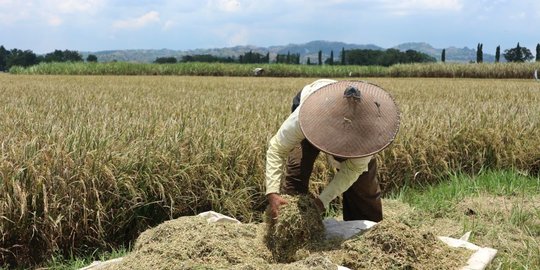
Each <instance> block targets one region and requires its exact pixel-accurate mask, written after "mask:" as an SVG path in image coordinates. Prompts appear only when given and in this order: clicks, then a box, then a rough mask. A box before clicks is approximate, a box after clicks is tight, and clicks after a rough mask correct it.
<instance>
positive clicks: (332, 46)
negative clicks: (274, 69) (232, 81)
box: [81, 40, 502, 63]
mask: <svg viewBox="0 0 540 270" xmlns="http://www.w3.org/2000/svg"><path fill="white" fill-rule="evenodd" d="M342 48H345V50H349V49H371V50H385V48H383V47H379V46H377V45H373V44H363V45H360V44H349V43H343V42H335V41H322V40H317V41H311V42H308V43H303V44H288V45H282V46H270V47H267V48H266V47H257V46H235V47H228V48H214V49H195V50H185V51H182V50H170V49H159V50H109V51H97V52H81V54H82V55H83V57H84V58H86V56H87V55H88V54H94V55H96V56H97V57H98V61H100V62H110V61H115V60H116V61H121V62H143V63H150V62H153V61H154V60H156V58H158V57H176V58H179V59H180V58H181V57H182V56H185V55H194V54H211V55H216V56H222V57H223V56H224V57H227V56H233V57H238V56H239V55H242V54H244V53H246V52H249V51H253V52H258V53H261V54H266V53H268V52H269V53H270V56H271V58H273V57H275V56H276V55H277V54H287V52H290V53H291V54H296V53H299V54H300V56H301V59H302V62H306V60H307V58H308V57H309V58H310V59H311V62H312V63H314V62H316V61H317V58H318V52H319V50H321V51H322V54H323V58H325V59H326V58H328V57H330V53H331V51H334V59H335V60H336V61H339V55H340V53H341V50H342ZM392 48H395V49H399V50H401V51H406V50H415V51H419V52H423V53H426V54H428V55H430V56H433V57H435V59H437V60H439V61H440V58H441V52H442V48H441V49H439V48H434V47H433V46H431V45H430V44H428V43H424V42H410V43H403V44H400V45H397V46H395V47H392ZM494 59H495V56H493V55H491V54H484V61H485V62H493V61H494ZM501 60H502V59H501ZM446 61H447V62H469V61H476V50H474V49H469V48H467V47H464V48H456V47H448V48H446Z"/></svg>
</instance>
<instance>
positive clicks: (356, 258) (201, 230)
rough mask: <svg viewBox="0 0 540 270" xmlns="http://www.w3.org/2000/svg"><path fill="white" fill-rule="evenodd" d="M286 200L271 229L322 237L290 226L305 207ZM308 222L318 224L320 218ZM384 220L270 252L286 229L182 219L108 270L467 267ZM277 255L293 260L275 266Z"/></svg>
mask: <svg viewBox="0 0 540 270" xmlns="http://www.w3.org/2000/svg"><path fill="white" fill-rule="evenodd" d="M297 199H299V201H300V198H297ZM287 200H288V201H289V204H288V206H287V207H283V208H282V209H281V211H280V218H281V219H282V220H281V221H280V219H278V220H277V221H274V222H276V223H275V224H274V225H277V224H278V223H279V222H284V221H285V220H289V222H291V224H294V225H291V226H294V227H295V228H302V227H303V226H306V228H305V230H309V231H310V232H311V233H313V234H315V235H320V234H319V233H322V230H323V229H322V228H318V229H317V228H315V229H314V228H313V227H310V226H307V225H306V224H305V223H302V222H300V223H297V222H295V221H294V216H295V215H298V216H297V217H298V218H299V219H302V218H303V217H302V215H301V214H300V212H305V211H301V210H300V209H303V210H305V209H304V207H307V206H308V204H306V205H304V203H303V202H302V203H296V202H294V201H295V200H296V199H295V198H290V197H288V198H287ZM307 202H309V201H307ZM309 205H310V204H309ZM310 207H311V206H310ZM289 208H297V209H289ZM288 211H291V212H290V213H289V212H288ZM310 211H311V210H310ZM293 213H296V214H293ZM302 214H303V213H302ZM289 215H290V216H289ZM304 218H305V216H304ZM312 218H314V219H316V220H319V219H320V213H319V216H317V218H315V215H314V214H313V215H312ZM386 218H387V219H385V220H384V221H382V222H381V223H379V224H378V225H377V226H375V227H374V228H373V229H371V230H370V231H368V232H366V233H364V234H362V235H358V236H356V237H354V238H352V239H349V240H346V241H343V240H341V241H336V240H335V239H334V240H332V241H330V240H325V239H323V238H320V237H316V238H315V239H313V238H312V237H311V236H310V234H307V233H306V234H298V235H299V237H300V238H301V239H302V240H301V241H298V240H297V239H289V241H291V242H290V244H291V245H293V246H296V248H295V249H290V248H289V247H287V246H286V245H285V243H286V241H282V240H280V239H274V241H280V242H279V243H280V244H279V246H281V247H282V248H284V249H285V250H286V252H283V251H279V250H275V251H271V250H270V249H269V248H268V243H267V240H268V237H269V236H270V235H273V236H274V237H277V236H278V235H281V236H283V235H284V236H285V237H284V238H287V237H291V236H290V235H291V234H290V232H289V231H288V230H287V229H286V228H280V229H276V228H279V227H274V229H273V232H272V233H270V232H269V231H268V228H269V227H268V225H265V224H235V223H208V222H207V221H206V220H205V219H204V218H201V217H196V216H192V217H182V218H178V219H175V220H171V221H168V222H165V223H163V224H161V225H159V226H158V227H156V228H153V229H151V230H148V231H146V232H144V233H143V234H141V236H140V237H139V238H138V239H137V242H136V244H135V247H134V250H133V252H131V253H130V254H129V255H127V256H126V257H124V259H123V260H122V261H121V262H120V263H119V264H116V265H114V266H111V267H110V268H108V269H121V270H122V269H336V268H337V265H343V266H347V267H349V268H351V269H456V268H459V267H460V266H464V265H465V262H466V260H467V259H466V258H467V257H468V256H469V254H470V253H468V251H466V250H463V249H453V248H449V247H447V246H446V245H445V244H444V243H442V242H440V241H439V240H437V239H436V238H435V237H434V236H433V234H431V233H429V232H426V231H422V230H420V229H417V228H412V227H409V226H407V225H405V224H403V223H400V222H398V221H396V220H397V219H393V218H389V217H388V216H386ZM284 224H285V223H281V226H284ZM309 224H318V223H308V225H309ZM317 226H318V225H317ZM317 226H315V227H317ZM293 231H294V230H293ZM293 234H294V233H293ZM274 245H275V246H274V247H277V246H278V245H276V242H274ZM298 248H300V249H299V250H296V249H298ZM292 250H294V252H293V251H292ZM287 252H289V253H287ZM276 253H278V254H285V256H287V257H288V258H289V259H290V258H292V260H293V261H290V262H289V263H277V262H276V258H275V255H276ZM292 253H295V255H290V254H292Z"/></svg>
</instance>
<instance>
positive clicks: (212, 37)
mask: <svg viewBox="0 0 540 270" xmlns="http://www.w3.org/2000/svg"><path fill="white" fill-rule="evenodd" d="M312 40H328V41H342V42H346V43H355V44H375V45H379V46H381V47H385V48H389V47H392V46H395V45H398V44H400V43H404V42H427V43H430V44H431V45H433V46H435V47H436V48H444V47H450V46H455V47H460V48H461V47H469V48H476V45H477V44H478V43H479V42H481V43H483V44H484V52H485V53H491V54H494V51H495V47H496V46H497V45H500V46H501V48H502V49H503V50H504V49H505V48H510V47H515V46H516V44H517V42H520V44H521V45H522V46H526V47H528V48H529V49H530V50H531V51H532V52H533V53H534V52H535V51H534V49H535V46H536V44H537V43H540V1H539V0H372V1H368V0H281V1H278V0H178V1H173V0H0V45H4V47H6V48H8V49H10V48H19V49H30V50H33V51H34V52H36V53H47V52H51V51H53V50H55V49H62V50H63V49H69V50H79V51H99V50H112V49H161V48H167V49H175V50H187V49H197V48H222V47H229V46H235V45H256V46H264V47H267V46H272V45H285V44H289V43H305V42H309V41H312ZM491 51H493V52H491Z"/></svg>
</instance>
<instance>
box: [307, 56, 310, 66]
mask: <svg viewBox="0 0 540 270" xmlns="http://www.w3.org/2000/svg"><path fill="white" fill-rule="evenodd" d="M306 64H307V65H311V59H309V57H308V58H307V62H306Z"/></svg>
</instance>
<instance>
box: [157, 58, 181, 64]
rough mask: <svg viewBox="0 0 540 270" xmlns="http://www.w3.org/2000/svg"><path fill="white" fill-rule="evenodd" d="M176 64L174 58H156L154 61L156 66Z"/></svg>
mask: <svg viewBox="0 0 540 270" xmlns="http://www.w3.org/2000/svg"><path fill="white" fill-rule="evenodd" d="M176 62H178V59H176V57H157V58H156V60H154V63H156V64H176Z"/></svg>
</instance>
